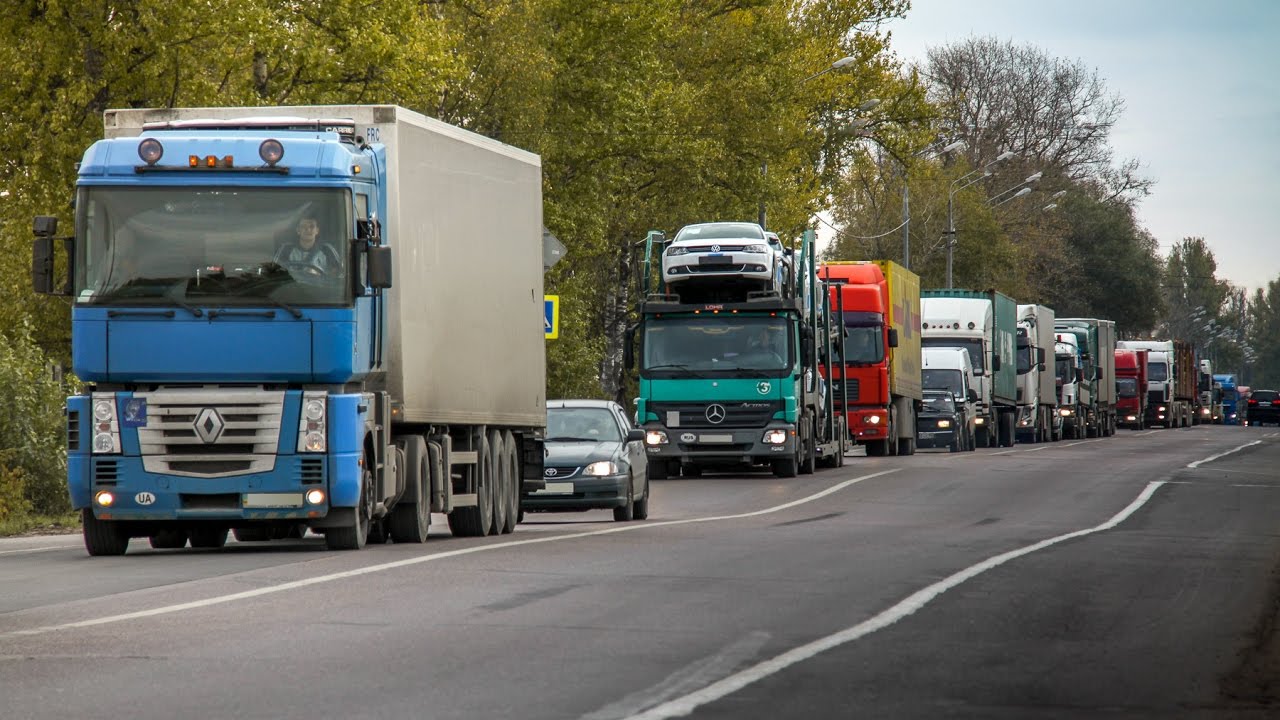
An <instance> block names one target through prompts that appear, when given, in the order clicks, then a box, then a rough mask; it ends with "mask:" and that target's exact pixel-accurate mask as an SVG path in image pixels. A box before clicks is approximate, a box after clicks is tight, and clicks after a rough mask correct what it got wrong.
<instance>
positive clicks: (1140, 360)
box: [1115, 350, 1147, 430]
mask: <svg viewBox="0 0 1280 720" xmlns="http://www.w3.org/2000/svg"><path fill="white" fill-rule="evenodd" d="M1115 382H1116V424H1117V425H1119V426H1121V427H1129V428H1133V429H1134V430H1142V429H1144V428H1145V427H1146V421H1145V420H1144V417H1145V415H1146V412H1147V351H1146V350H1116V378H1115Z"/></svg>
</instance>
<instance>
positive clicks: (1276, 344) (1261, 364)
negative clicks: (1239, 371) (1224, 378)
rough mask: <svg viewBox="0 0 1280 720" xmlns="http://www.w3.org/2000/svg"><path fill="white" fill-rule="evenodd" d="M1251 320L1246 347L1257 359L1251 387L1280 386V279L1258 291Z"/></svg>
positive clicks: (1249, 377) (1252, 305)
mask: <svg viewBox="0 0 1280 720" xmlns="http://www.w3.org/2000/svg"><path fill="white" fill-rule="evenodd" d="M1248 318H1249V319H1248V329H1247V334H1246V338H1247V340H1246V345H1247V347H1248V348H1249V351H1250V355H1251V356H1252V357H1254V358H1255V360H1254V362H1253V363H1252V365H1251V367H1250V370H1251V372H1250V373H1249V376H1248V382H1247V384H1249V385H1250V386H1251V387H1254V388H1277V387H1280V277H1277V278H1276V279H1275V280H1272V281H1271V282H1269V283H1267V286H1266V287H1265V288H1259V289H1258V290H1256V291H1255V292H1254V295H1253V300H1252V301H1251V302H1250V303H1249V310H1248Z"/></svg>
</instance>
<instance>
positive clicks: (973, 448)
mask: <svg viewBox="0 0 1280 720" xmlns="http://www.w3.org/2000/svg"><path fill="white" fill-rule="evenodd" d="M977 451H978V437H977V433H976V432H971V433H969V452H977Z"/></svg>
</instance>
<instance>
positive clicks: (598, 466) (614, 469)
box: [582, 460, 618, 477]
mask: <svg viewBox="0 0 1280 720" xmlns="http://www.w3.org/2000/svg"><path fill="white" fill-rule="evenodd" d="M582 474H584V475H590V476H592V477H604V476H606V475H617V474H618V466H617V464H616V463H613V462H610V461H609V460H601V461H599V462H593V463H591V464H590V465H588V466H587V467H586V468H585V469H583V471H582Z"/></svg>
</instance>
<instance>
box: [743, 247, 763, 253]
mask: <svg viewBox="0 0 1280 720" xmlns="http://www.w3.org/2000/svg"><path fill="white" fill-rule="evenodd" d="M742 252H749V253H767V252H769V246H768V245H748V246H746V247H744V248H742Z"/></svg>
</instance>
